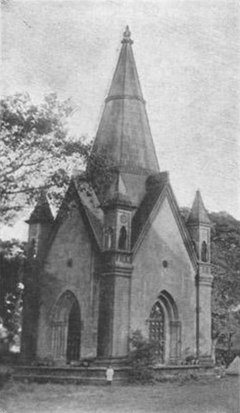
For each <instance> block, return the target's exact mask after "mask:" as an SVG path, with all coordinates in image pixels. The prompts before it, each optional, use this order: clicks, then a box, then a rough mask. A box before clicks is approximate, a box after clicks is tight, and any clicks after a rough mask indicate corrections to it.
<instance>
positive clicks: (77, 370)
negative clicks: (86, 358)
mask: <svg viewBox="0 0 240 413" xmlns="http://www.w3.org/2000/svg"><path fill="white" fill-rule="evenodd" d="M128 375H129V368H128V367H124V368H116V369H115V370H114V382H116V383H124V382H127V381H128ZM12 378H13V379H14V380H28V381H38V382H47V381H51V382H64V381H66V382H69V383H70V382H72V383H79V384H80V383H83V384H84V383H85V384H90V383H95V384H96V383H97V384H98V383H99V384H104V383H105V382H106V368H105V367H87V368H85V367H48V366H17V367H14V369H13V372H12Z"/></svg>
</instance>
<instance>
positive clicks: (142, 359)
mask: <svg viewBox="0 0 240 413" xmlns="http://www.w3.org/2000/svg"><path fill="white" fill-rule="evenodd" d="M130 344H131V348H132V350H131V352H130V355H129V361H130V366H131V368H132V369H131V375H130V380H131V381H132V382H139V383H142V384H144V383H150V382H153V381H154V371H153V368H152V367H153V365H154V364H155V362H156V348H155V345H154V344H153V343H150V342H149V341H148V340H146V339H145V338H144V337H143V335H142V333H141V331H140V330H136V331H134V332H133V334H132V337H131V340H130Z"/></svg>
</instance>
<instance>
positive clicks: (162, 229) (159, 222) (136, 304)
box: [130, 198, 196, 361]
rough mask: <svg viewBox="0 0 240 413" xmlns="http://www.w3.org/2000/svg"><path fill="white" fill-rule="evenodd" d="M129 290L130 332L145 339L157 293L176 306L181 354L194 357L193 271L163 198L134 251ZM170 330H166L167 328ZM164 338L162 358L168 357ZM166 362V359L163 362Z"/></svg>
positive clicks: (169, 209) (167, 205)
mask: <svg viewBox="0 0 240 413" xmlns="http://www.w3.org/2000/svg"><path fill="white" fill-rule="evenodd" d="M133 264H134V270H133V275H132V289H131V321H130V326H131V331H134V330H137V329H139V330H141V331H142V332H143V333H144V334H145V335H146V336H148V322H147V320H148V318H149V315H150V311H151V308H152V306H153V304H154V303H155V301H156V300H157V298H158V296H159V294H160V292H161V291H163V290H165V291H167V292H168V293H169V294H170V295H171V296H172V298H173V300H174V301H175V303H176V306H177V309H178V313H179V320H180V322H181V343H180V347H181V355H182V358H184V357H185V356H187V355H190V354H191V355H192V354H196V288H195V273H196V270H195V269H194V267H193V264H192V262H191V260H190V257H189V254H188V252H187V250H186V247H185V245H184V241H183V238H182V236H181V233H180V230H179V227H178V225H177V223H176V220H175V217H174V215H173V213H172V210H171V207H170V204H169V201H168V199H167V198H165V200H164V201H163V204H162V205H161V208H160V210H159V212H158V213H157V216H156V218H155V219H154V220H153V222H152V223H151V225H150V228H149V229H148V232H147V233H146V234H145V237H144V239H143V241H142V243H141V245H140V247H139V249H138V250H137V252H136V255H135V258H134V262H133ZM169 331H170V329H169ZM169 346H170V337H169V334H167V336H166V347H168V348H167V352H166V359H168V358H169V356H170V351H169ZM166 361H168V360H166Z"/></svg>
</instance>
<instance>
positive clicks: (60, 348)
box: [52, 291, 81, 363]
mask: <svg viewBox="0 0 240 413" xmlns="http://www.w3.org/2000/svg"><path fill="white" fill-rule="evenodd" d="M80 346H81V316H80V307H79V304H78V301H77V299H76V297H75V295H74V294H73V293H72V292H71V291H66V292H65V293H63V294H62V295H61V297H60V298H59V299H58V301H57V304H56V305H55V306H54V310H53V318H52V355H53V359H54V360H55V361H59V362H61V363H66V362H67V363H70V362H71V361H76V360H79V358H80Z"/></svg>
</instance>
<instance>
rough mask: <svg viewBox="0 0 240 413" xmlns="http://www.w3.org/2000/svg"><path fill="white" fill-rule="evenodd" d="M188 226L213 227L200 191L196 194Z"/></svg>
mask: <svg viewBox="0 0 240 413" xmlns="http://www.w3.org/2000/svg"><path fill="white" fill-rule="evenodd" d="M187 224H188V225H196V224H205V225H211V221H210V219H209V216H208V213H207V211H206V208H205V206H204V203H203V200H202V196H201V193H200V191H199V190H197V192H196V196H195V199H194V201H193V206H192V209H191V211H190V214H189V216H188V219H187Z"/></svg>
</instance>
